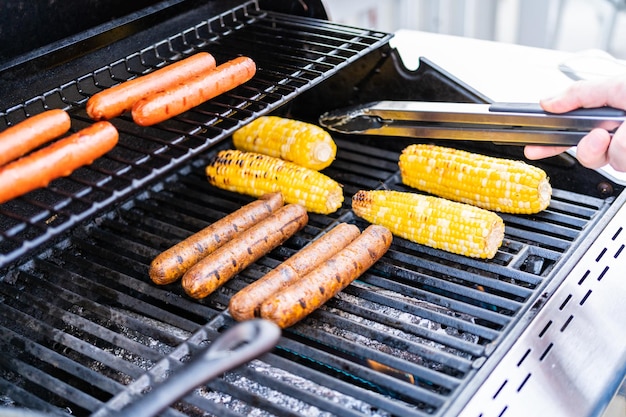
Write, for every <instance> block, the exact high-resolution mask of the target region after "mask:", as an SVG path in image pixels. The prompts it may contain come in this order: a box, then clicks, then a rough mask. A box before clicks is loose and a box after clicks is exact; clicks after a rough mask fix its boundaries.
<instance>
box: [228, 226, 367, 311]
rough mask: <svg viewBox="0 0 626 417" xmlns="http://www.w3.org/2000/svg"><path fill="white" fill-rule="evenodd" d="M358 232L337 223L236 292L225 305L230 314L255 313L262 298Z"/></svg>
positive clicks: (282, 286)
mask: <svg viewBox="0 0 626 417" xmlns="http://www.w3.org/2000/svg"><path fill="white" fill-rule="evenodd" d="M360 233H361V231H360V230H359V228H358V227H356V226H355V225H353V224H348V223H340V224H338V225H337V226H335V227H334V228H333V229H332V230H330V231H329V232H328V233H326V234H325V235H323V236H322V237H320V238H319V239H317V240H315V241H313V242H312V243H311V244H310V245H309V246H306V247H305V248H303V249H302V250H300V251H298V252H297V253H296V254H294V255H293V256H292V257H290V258H289V259H287V260H286V261H285V262H283V263H281V264H280V265H278V266H277V267H276V268H274V269H273V270H271V271H270V272H268V273H267V274H265V276H263V277H262V278H260V279H259V280H257V281H255V282H253V283H252V284H250V285H248V286H246V287H245V288H243V289H242V290H240V291H239V292H237V294H235V295H234V296H233V297H232V298H231V299H230V303H229V305H228V310H229V311H230V314H231V316H232V317H233V318H234V319H235V320H238V321H243V320H249V319H253V318H255V317H259V315H260V307H261V304H262V303H263V301H264V300H265V299H267V298H269V297H270V296H271V295H272V294H274V293H275V292H277V291H279V290H281V289H283V288H286V287H288V286H289V285H291V284H293V283H294V282H296V281H297V280H298V279H300V277H302V276H304V275H306V274H307V273H309V272H311V271H312V270H313V269H315V267H316V266H317V265H319V264H320V263H322V262H324V261H325V260H327V259H328V258H330V257H331V256H333V255H334V254H336V253H338V252H339V251H340V250H341V249H343V248H344V247H346V245H347V244H348V243H350V242H352V241H353V240H354V239H355V238H356V237H357V236H358V235H359V234H360Z"/></svg>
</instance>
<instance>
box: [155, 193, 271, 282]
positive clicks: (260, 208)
mask: <svg viewBox="0 0 626 417" xmlns="http://www.w3.org/2000/svg"><path fill="white" fill-rule="evenodd" d="M282 206H283V196H282V194H281V193H270V194H265V195H263V196H261V197H260V198H259V199H258V200H256V201H253V202H251V203H249V204H247V205H245V206H243V207H241V208H240V209H238V210H236V211H234V212H233V213H231V214H229V215H227V216H225V217H223V218H221V219H220V220H218V221H216V222H215V223H212V224H211V225H209V226H207V227H205V228H204V229H202V230H200V231H199V232H197V233H194V234H193V235H191V236H189V237H188V238H187V239H185V240H183V241H182V242H179V243H177V244H176V245H174V246H172V247H171V248H169V249H167V250H166V251H164V252H162V253H161V254H159V255H158V256H157V257H156V258H154V259H153V260H152V263H151V264H150V270H149V275H150V279H152V281H153V282H154V283H155V284H159V285H165V284H170V283H172V282H174V281H176V280H178V279H179V278H180V277H181V276H182V275H183V274H184V273H185V271H187V270H188V269H189V268H191V267H192V266H193V265H195V264H196V263H197V262H198V261H199V260H200V259H202V258H204V257H205V256H207V255H208V254H209V253H211V252H213V251H214V250H215V249H217V248H218V247H220V246H221V245H223V244H224V243H226V242H228V241H229V240H231V239H232V238H234V237H235V236H237V235H238V234H240V233H241V232H243V231H244V230H247V229H249V228H250V227H252V226H254V225H255V224H256V223H258V222H260V221H261V220H263V219H265V218H267V217H269V215H270V214H272V213H273V212H275V211H276V210H278V209H279V208H280V207H282Z"/></svg>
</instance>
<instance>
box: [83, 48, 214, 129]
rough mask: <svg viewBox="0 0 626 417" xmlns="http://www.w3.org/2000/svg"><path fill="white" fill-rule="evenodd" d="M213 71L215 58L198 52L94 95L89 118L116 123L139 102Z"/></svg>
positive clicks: (89, 108) (89, 106) (89, 109)
mask: <svg viewBox="0 0 626 417" xmlns="http://www.w3.org/2000/svg"><path fill="white" fill-rule="evenodd" d="M213 68H215V58H213V56H212V55H211V54H209V53H207V52H198V53H197V54H194V55H192V56H190V57H189V58H186V59H183V60H181V61H178V62H174V63H173V64H170V65H168V66H166V67H163V68H161V69H158V70H156V71H154V72H151V73H149V74H146V75H142V76H140V77H137V78H135V79H132V80H129V81H125V82H123V83H121V84H118V85H116V86H113V87H111V88H107V89H106V90H102V91H100V92H99V93H96V94H94V95H93V96H92V97H91V98H90V99H89V100H88V101H87V114H88V115H89V117H91V118H92V119H94V120H108V119H112V118H114V117H117V116H119V115H120V114H122V113H124V112H126V111H129V110H130V109H131V108H132V106H133V104H135V103H136V102H137V100H139V99H141V98H143V97H147V96H149V95H151V94H154V93H157V92H159V91H163V90H165V89H168V88H171V87H173V86H175V85H176V84H178V83H180V82H181V81H183V80H185V79H187V78H190V77H194V76H196V75H198V74H201V73H203V72H206V71H209V70H211V69H213Z"/></svg>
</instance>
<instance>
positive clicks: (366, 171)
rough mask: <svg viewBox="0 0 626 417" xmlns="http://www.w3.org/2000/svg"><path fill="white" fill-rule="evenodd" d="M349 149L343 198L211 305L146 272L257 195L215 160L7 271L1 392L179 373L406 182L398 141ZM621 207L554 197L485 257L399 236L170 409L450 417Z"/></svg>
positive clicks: (50, 401) (115, 388)
mask: <svg viewBox="0 0 626 417" xmlns="http://www.w3.org/2000/svg"><path fill="white" fill-rule="evenodd" d="M228 145H229V143H227V142H222V144H220V145H218V146H216V147H215V149H214V150H213V151H212V152H214V151H217V150H218V149H220V148H222V147H226V146H228ZM338 145H339V146H338V147H339V152H338V158H337V160H336V161H335V162H334V163H333V164H332V165H331V167H329V168H328V169H327V170H326V171H325V172H326V173H327V174H328V175H330V176H331V177H333V178H335V179H337V180H338V181H340V182H341V183H342V184H344V191H345V196H346V202H345V203H344V206H343V207H342V208H341V209H340V210H339V211H337V212H336V213H334V214H332V215H329V216H323V215H316V214H311V216H310V221H309V223H308V225H307V226H306V227H305V228H304V229H303V230H302V231H300V232H299V233H298V234H297V235H296V236H294V237H293V238H291V239H290V240H289V241H288V242H286V243H285V244H284V245H283V246H281V247H279V248H277V249H276V250H274V251H273V252H272V253H270V254H268V255H267V256H265V257H263V258H262V259H260V260H259V261H258V262H256V263H255V264H253V265H252V266H250V267H249V268H248V269H246V270H245V271H243V272H242V273H241V274H239V275H238V276H237V277H235V278H234V279H233V280H231V281H230V282H228V283H227V284H226V285H225V286H224V287H222V288H221V289H220V290H218V291H217V292H216V293H214V294H212V295H211V296H209V297H207V298H206V299H203V300H200V301H197V300H192V299H190V298H189V297H187V296H186V295H185V294H184V292H183V291H182V289H181V287H180V283H174V284H170V285H168V286H164V287H159V286H156V285H155V284H153V283H152V282H151V281H150V279H149V277H148V274H147V269H148V265H149V263H150V261H151V260H152V259H153V257H154V256H156V254H158V253H159V252H160V251H161V250H163V249H165V248H167V247H169V246H171V245H172V244H173V243H175V242H178V241H180V240H181V239H183V238H185V237H186V236H188V235H190V234H191V233H193V232H194V231H197V230H199V229H200V228H202V227H204V226H206V225H207V224H209V223H211V222H213V221H215V220H217V219H219V218H221V217H223V216H224V215H226V214H227V213H229V212H232V211H233V210H235V209H236V208H238V207H240V206H241V205H243V204H245V203H246V202H249V201H251V199H250V198H248V197H245V196H241V195H237V194H234V193H229V192H226V191H222V190H219V189H215V188H213V187H211V186H210V185H209V184H208V182H207V181H206V178H205V176H204V166H205V164H206V163H207V161H208V158H210V156H211V155H210V154H207V155H205V156H201V157H199V158H197V159H195V160H194V161H193V162H192V163H190V164H188V165H186V166H185V167H183V168H181V169H180V170H179V171H178V172H177V173H175V174H172V175H170V176H169V177H167V178H164V179H162V180H161V181H160V182H159V183H158V184H155V185H153V186H152V187H151V188H150V189H146V190H145V192H144V193H142V194H141V195H138V196H137V197H136V198H134V199H133V200H132V201H130V202H128V203H126V204H125V205H123V206H121V207H119V208H117V209H116V210H112V211H109V212H108V213H107V214H103V215H101V216H99V217H97V218H96V219H94V220H92V221H91V222H89V223H88V224H86V225H84V227H78V228H76V229H75V230H74V231H73V232H72V236H71V237H69V238H68V239H66V240H64V241H62V242H60V243H59V244H57V245H55V247H53V248H51V249H49V250H47V251H46V252H44V253H43V254H41V256H38V257H36V258H35V259H33V260H32V261H30V262H29V263H27V264H25V265H23V266H21V267H20V268H19V269H18V270H16V271H14V272H13V273H12V274H11V275H9V276H7V277H6V279H5V281H4V282H3V283H0V297H2V303H0V336H1V337H0V350H1V352H2V355H0V391H1V392H2V393H4V394H3V395H4V396H2V397H0V400H2V401H4V402H5V403H6V404H8V405H14V406H27V407H32V408H36V409H41V410H47V411H51V410H56V411H59V410H61V411H62V410H70V411H71V413H72V414H73V415H77V416H83V415H89V414H91V413H93V412H95V411H96V410H98V409H99V408H100V407H101V406H103V405H104V404H105V403H109V404H110V405H111V407H113V408H115V407H117V406H119V405H120V404H124V401H126V400H128V399H129V398H132V396H133V394H140V393H142V392H145V391H146V390H149V388H150V384H151V383H152V381H154V380H156V379H158V378H159V377H162V376H163V375H165V374H167V373H168V372H170V371H172V370H174V369H176V368H177V367H179V366H181V360H183V359H184V357H185V356H186V355H187V354H188V352H191V351H193V350H195V349H198V348H199V346H200V345H202V344H206V343H210V341H211V340H214V339H215V337H216V336H217V335H218V334H219V333H220V332H221V331H223V329H224V328H227V327H229V326H231V325H232V324H233V321H232V319H230V317H229V316H228V315H227V313H226V311H225V310H226V306H227V304H228V300H229V298H230V297H231V296H232V295H233V294H234V293H235V292H236V291H237V290H239V289H241V288H243V287H244V286H245V285H247V284H248V283H250V282H252V281H254V280H256V279H258V278H259V277H261V276H262V275H263V274H264V273H266V272H267V271H268V270H270V269H271V268H273V267H275V266H276V265H277V264H278V263H279V262H281V261H282V260H284V259H285V258H287V257H288V256H290V255H291V254H292V253H294V252H295V251H297V250H298V249H300V248H302V247H303V246H305V245H306V244H307V243H308V242H310V241H311V240H313V239H315V238H316V237H317V236H320V235H321V234H322V233H324V231H325V230H328V229H329V228H331V227H332V226H333V225H334V224H335V223H336V222H338V221H348V222H354V223H356V224H357V225H359V226H360V227H361V228H363V227H365V226H366V225H365V224H364V223H363V222H361V221H360V220H359V219H357V218H355V217H354V215H353V213H352V211H351V210H350V207H349V201H350V198H351V196H352V195H353V194H354V193H355V192H356V191H357V190H358V189H369V188H391V189H402V188H403V186H402V185H401V184H400V183H399V178H398V167H397V158H398V153H397V152H393V151H386V150H381V149H379V148H374V147H369V146H367V145H363V144H358V143H355V142H348V141H338ZM609 206H610V202H608V201H604V200H600V199H595V198H591V197H586V196H583V195H579V194H575V193H572V192H567V191H562V190H555V198H554V201H553V203H552V205H551V206H550V207H549V208H548V209H547V210H546V211H545V212H543V213H541V214H538V215H536V216H506V217H505V223H506V239H505V244H504V245H503V247H502V248H501V250H499V251H498V254H497V256H496V257H495V259H493V260H489V261H484V260H474V259H469V258H465V257H462V256H457V255H451V254H448V253H445V252H441V251H438V250H433V249H429V248H426V247H423V246H420V245H416V244H413V243H410V242H408V241H405V240H402V239H400V238H396V239H395V240H394V243H393V245H392V247H391V249H390V250H389V252H388V253H387V254H386V255H385V256H384V258H383V259H382V260H381V261H379V262H378V263H377V264H376V265H375V266H374V267H373V268H371V269H370V270H369V271H368V272H367V273H366V274H364V275H363V276H362V277H361V278H360V279H359V280H358V281H356V282H355V283H353V284H352V285H350V286H349V287H348V288H346V289H345V290H344V291H343V292H342V293H340V294H339V295H338V296H337V297H335V298H333V299H332V300H331V301H329V302H328V303H327V304H326V305H324V306H323V307H322V308H321V309H319V310H318V311H316V312H315V313H313V314H312V315H311V316H309V317H308V318H307V319H305V320H303V321H302V322H300V323H298V324H297V325H295V326H293V327H291V328H289V329H286V330H285V331H284V332H283V336H282V338H281V340H280V342H279V345H278V347H277V348H276V349H274V350H273V351H272V352H271V353H269V354H266V355H264V356H263V357H261V358H260V359H258V360H255V361H252V362H250V363H249V364H247V365H246V366H243V367H241V368H239V369H237V370H235V371H232V372H228V373H227V374H225V375H224V376H223V377H221V378H219V379H216V380H214V381H212V382H210V383H208V384H206V385H205V386H202V387H200V388H199V389H198V390H196V391H195V392H194V393H193V394H191V395H189V396H188V397H186V398H185V399H184V400H183V401H181V402H179V403H178V404H176V406H175V407H174V408H172V409H170V410H169V411H168V413H167V415H178V416H180V415H188V416H195V415H206V414H205V413H208V414H209V415H219V416H245V415H251V414H253V415H259V416H265V415H281V416H283V415H312V414H314V415H341V416H364V415H365V416H389V415H397V416H426V415H429V416H432V415H445V412H446V409H447V408H448V407H450V405H451V404H453V403H454V401H455V400H457V399H458V398H459V396H460V395H461V394H462V393H463V392H464V390H470V391H473V390H474V389H476V386H477V384H480V383H481V382H480V381H477V380H476V379H475V378H474V377H475V375H476V374H477V372H478V371H479V370H480V369H481V368H482V367H484V366H486V364H487V363H489V361H490V359H494V360H495V359H497V358H495V357H494V356H492V353H493V352H494V349H495V348H496V346H498V345H499V344H501V343H502V341H503V340H506V336H507V334H508V333H509V331H510V330H511V328H512V327H513V325H514V324H515V323H516V322H518V321H519V319H520V317H521V316H522V315H524V313H527V312H529V310H531V309H532V308H533V306H534V304H535V302H536V301H537V300H538V299H539V297H540V296H541V292H542V291H543V290H542V289H543V288H544V287H545V285H546V283H547V282H548V281H549V280H550V278H551V277H552V276H554V273H553V271H554V270H555V266H556V265H558V264H559V263H560V262H562V261H563V259H565V258H566V257H567V256H568V253H570V252H571V251H573V250H574V248H575V247H576V246H577V244H578V242H580V241H581V240H583V239H584V238H585V237H586V233H585V232H586V231H587V230H589V229H591V228H593V226H594V224H596V222H597V221H598V219H599V218H601V217H602V214H603V213H604V212H605V211H606V209H607V207H609ZM531 220H532V221H531ZM157 364H158V365H159V366H156V365H157Z"/></svg>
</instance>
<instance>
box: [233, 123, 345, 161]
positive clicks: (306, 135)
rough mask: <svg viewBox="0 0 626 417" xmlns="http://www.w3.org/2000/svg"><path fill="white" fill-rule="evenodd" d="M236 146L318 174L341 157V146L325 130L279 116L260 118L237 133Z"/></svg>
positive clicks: (234, 140)
mask: <svg viewBox="0 0 626 417" xmlns="http://www.w3.org/2000/svg"><path fill="white" fill-rule="evenodd" d="M233 144H234V145H235V148H237V149H239V150H241V151H248V152H257V153H262V154H265V155H269V156H274V157H276V158H281V159H284V160H285V161H290V162H294V163H296V164H298V165H301V166H303V167H307V168H311V169H314V170H316V171H319V170H322V169H324V168H326V167H327V166H329V165H330V164H331V163H332V162H333V160H334V159H335V155H336V154H337V145H336V144H335V142H334V141H333V139H332V138H331V136H330V134H329V133H328V132H326V131H325V130H324V129H322V128H321V127H319V126H316V125H313V124H310V123H305V122H301V121H298V120H291V119H286V118H282V117H278V116H263V117H259V118H257V119H256V120H254V121H252V122H251V123H250V124H248V125H246V126H244V127H242V128H241V129H239V130H237V131H236V132H235V133H234V134H233Z"/></svg>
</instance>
